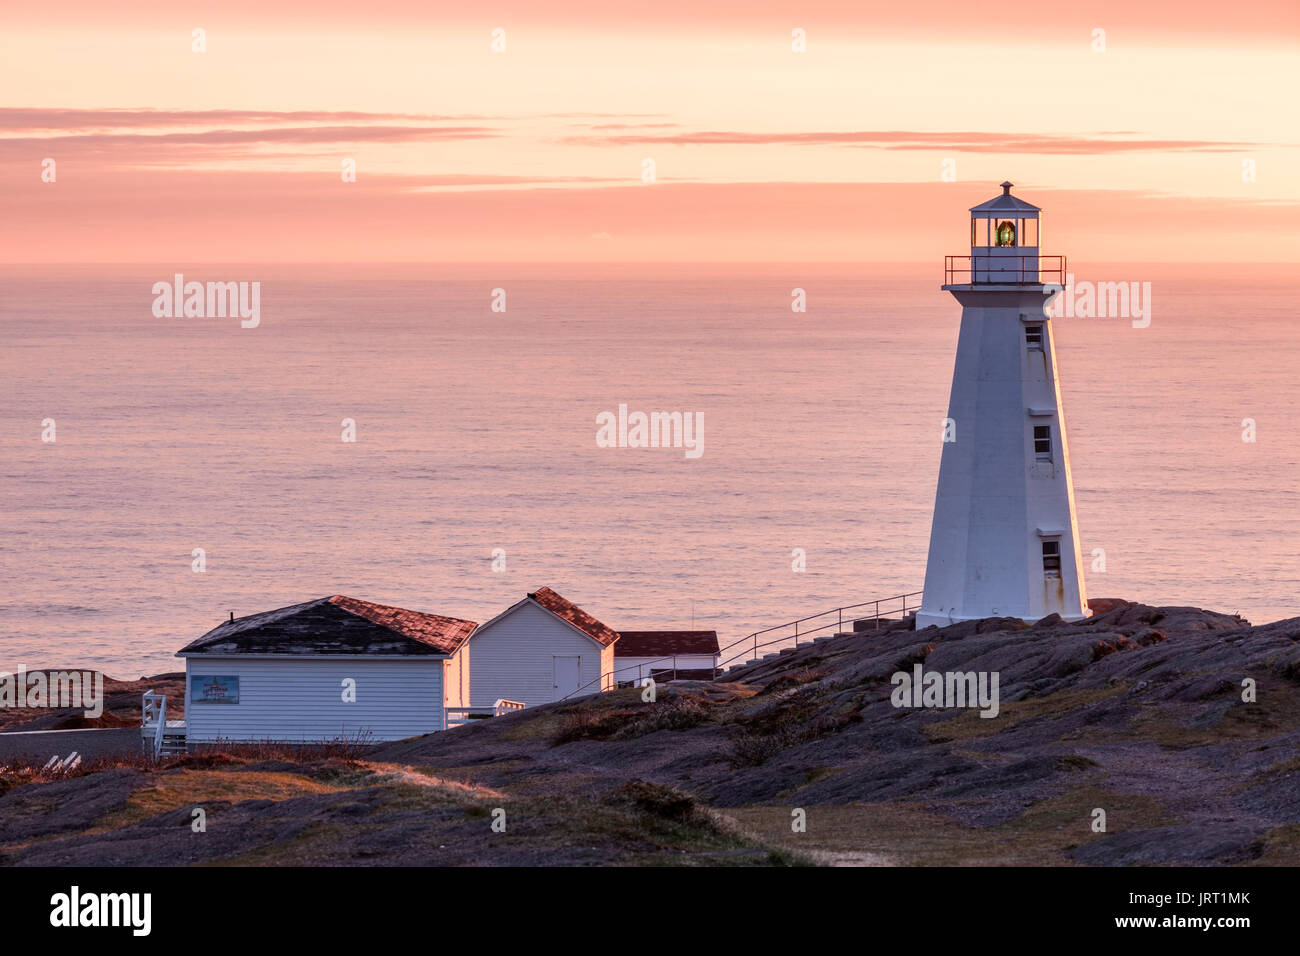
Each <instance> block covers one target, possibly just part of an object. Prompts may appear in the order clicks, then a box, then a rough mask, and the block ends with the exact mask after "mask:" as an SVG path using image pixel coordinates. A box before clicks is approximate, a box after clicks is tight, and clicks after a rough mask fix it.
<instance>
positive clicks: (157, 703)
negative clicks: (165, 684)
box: [140, 690, 167, 757]
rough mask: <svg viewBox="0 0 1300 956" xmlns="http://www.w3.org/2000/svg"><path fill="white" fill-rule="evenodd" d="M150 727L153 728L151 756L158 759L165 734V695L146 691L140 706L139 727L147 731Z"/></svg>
mask: <svg viewBox="0 0 1300 956" xmlns="http://www.w3.org/2000/svg"><path fill="white" fill-rule="evenodd" d="M151 726H152V727H154V728H155V729H154V734H153V755H154V756H155V757H158V756H160V755H161V754H162V745H163V734H165V733H166V732H167V695H166V694H155V693H154V692H153V691H151V690H147V691H145V692H144V698H143V700H142V701H141V704H140V727H141V728H142V730H148V729H149V728H150V727H151Z"/></svg>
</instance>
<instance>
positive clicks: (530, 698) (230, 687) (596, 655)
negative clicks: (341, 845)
mask: <svg viewBox="0 0 1300 956" xmlns="http://www.w3.org/2000/svg"><path fill="white" fill-rule="evenodd" d="M618 639H619V635H618V633H617V632H616V631H614V630H613V629H612V628H609V627H607V626H605V625H604V624H602V623H601V622H600V621H598V620H596V619H595V618H594V617H592V616H591V615H590V614H588V613H587V612H586V611H584V610H583V609H582V608H580V607H578V606H577V605H576V604H573V603H572V602H571V601H568V600H566V599H565V598H563V597H561V596H560V595H559V594H556V593H555V592H554V591H552V590H551V589H550V588H541V589H539V590H537V591H535V592H533V593H531V594H528V595H527V596H526V597H525V598H524V599H523V600H522V601H519V602H518V603H517V604H514V605H513V606H511V607H510V608H508V609H507V610H505V611H503V612H502V613H501V614H498V615H497V616H496V617H494V618H493V619H492V620H491V621H489V622H488V623H487V624H484V625H483V626H482V627H478V626H477V625H476V624H475V623H474V622H473V621H465V620H461V619H459V618H453V617H444V616H442V615H439V614H426V613H422V612H420V611H409V610H406V609H405V608H400V607H391V606H388V605H383V604H374V603H371V602H369V601H361V600H358V599H356V598H351V597H344V596H343V595H339V594H336V595H333V596H331V597H325V598H320V599H318V600H315V601H308V602H306V603H303V604H294V605H291V606H290V607H282V608H278V609H276V610H274V611H264V612H262V613H260V614H252V615H249V616H247V617H241V618H236V617H234V615H233V614H232V615H231V619H230V620H229V621H226V622H223V623H222V624H221V625H220V626H218V627H215V628H213V629H212V630H211V631H209V632H208V633H206V634H204V635H203V636H202V637H200V638H199V639H198V640H196V641H193V642H192V643H190V644H187V645H186V646H185V647H184V648H182V649H181V650H180V651H179V652H178V653H177V656H178V657H181V658H183V659H184V660H185V713H184V718H183V719H181V718H180V717H179V715H178V714H177V710H178V708H176V707H175V706H174V705H173V707H172V708H171V713H170V714H169V713H168V706H167V698H166V697H165V696H163V695H159V694H155V693H153V692H152V691H151V692H149V693H147V694H146V695H145V698H144V702H143V719H142V734H143V737H144V739H145V743H146V746H149V747H152V749H153V750H154V752H155V753H169V752H178V751H181V750H184V749H186V748H187V747H188V746H192V745H196V744H197V745H204V744H214V743H219V742H254V741H266V742H277V743H311V744H317V743H328V742H333V741H354V742H378V741H384V740H400V739H403V738H406V737H415V736H419V735H421V734H427V733H431V732H433V731H438V730H446V729H447V728H448V727H450V726H458V725H460V724H464V723H466V722H467V721H469V720H472V719H475V718H479V717H491V716H501V715H502V714H505V713H508V712H509V711H512V710H518V709H521V708H523V707H526V706H530V705H531V706H536V705H538V704H546V703H550V702H551V701H556V700H561V699H563V698H565V697H569V696H579V695H584V694H596V693H600V692H601V691H605V690H610V689H612V688H613V687H614V647H615V644H616V643H617V641H618ZM714 646H715V647H716V638H715V641H714Z"/></svg>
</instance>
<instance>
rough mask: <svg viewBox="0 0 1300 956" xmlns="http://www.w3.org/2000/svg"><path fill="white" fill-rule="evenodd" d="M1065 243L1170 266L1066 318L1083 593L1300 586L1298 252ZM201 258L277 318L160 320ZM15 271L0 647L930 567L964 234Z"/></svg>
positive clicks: (665, 617) (1062, 331) (724, 603)
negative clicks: (880, 247)
mask: <svg viewBox="0 0 1300 956" xmlns="http://www.w3.org/2000/svg"><path fill="white" fill-rule="evenodd" d="M1072 265H1073V271H1074V272H1075V273H1076V275H1077V277H1078V278H1079V279H1089V280H1111V279H1115V280H1120V279H1122V280H1126V281H1150V282H1151V283H1152V303H1151V305H1152V315H1151V323H1150V326H1149V327H1147V328H1134V327H1133V325H1132V322H1131V321H1130V320H1129V319H1127V318H1070V319H1065V318H1063V319H1059V320H1057V323H1056V325H1057V355H1058V361H1059V366H1060V374H1061V381H1062V391H1063V396H1064V401H1065V410H1066V424H1067V428H1068V437H1069V443H1070V454H1071V459H1072V465H1073V469H1074V482H1075V491H1076V497H1077V508H1078V518H1079V523H1080V529H1081V539H1082V547H1083V552H1084V555H1085V565H1086V566H1091V565H1092V564H1093V563H1094V558H1093V557H1092V553H1093V551H1094V549H1102V550H1104V553H1105V570H1104V571H1101V570H1088V573H1087V587H1088V592H1089V594H1090V595H1091V596H1094V597H1123V598H1128V599H1133V600H1142V601H1145V602H1148V603H1152V604H1179V605H1186V604H1190V605H1198V606H1202V607H1207V608H1212V609H1215V610H1220V611H1225V612H1229V613H1231V612H1239V613H1241V614H1243V615H1244V616H1246V617H1247V618H1249V619H1250V620H1251V621H1253V622H1255V623H1261V622H1265V621H1270V620H1276V619H1279V618H1284V617H1291V616H1295V615H1296V614H1297V613H1300V612H1297V610H1296V604H1297V601H1296V597H1295V596H1296V593H1297V590H1298V585H1300V509H1298V508H1297V500H1296V484H1297V480H1296V476H1297V474H1298V473H1300V472H1298V468H1300V443H1298V442H1297V440H1296V434H1295V423H1296V421H1297V414H1298V412H1300V409H1298V407H1297V406H1300V384H1297V375H1296V370H1297V369H1300V334H1298V333H1297V327H1296V323H1295V318H1294V316H1293V314H1292V308H1291V307H1290V306H1289V305H1287V302H1288V301H1289V297H1290V296H1292V295H1294V294H1295V293H1296V292H1297V291H1300V278H1297V277H1296V275H1295V272H1294V270H1290V274H1289V273H1288V270H1286V269H1282V268H1277V267H1271V268H1270V267H1262V266H1255V267H1252V266H1221V267H1217V268H1209V267H1205V266H1198V265H1176V264H1165V265H1150V266H1133V265H1120V266H1089V265H1087V264H1082V265H1079V264H1072ZM176 272H182V273H183V274H184V275H185V278H186V279H187V280H196V281H203V282H206V281H258V282H260V283H261V286H260V292H261V298H260V310H261V314H260V324H259V325H258V327H257V328H250V329H244V328H241V327H240V321H239V319H238V318H158V317H155V315H154V314H153V311H152V308H151V306H152V304H153V301H154V298H155V296H154V294H153V292H152V286H153V284H154V283H155V282H159V281H165V282H170V281H171V280H172V276H173V274H174V273H176ZM3 274H4V279H5V281H4V288H5V295H4V296H3V298H2V299H0V332H2V334H3V347H2V348H0V669H9V670H12V669H15V668H16V667H17V666H19V665H24V666H26V667H28V668H34V667H38V666H65V667H66V666H76V667H95V668H99V669H102V670H104V671H105V672H107V673H108V674H109V675H110V676H114V677H119V678H136V677H138V676H141V675H146V674H153V673H159V672H163V671H169V670H178V669H181V667H182V662H181V661H180V660H179V659H178V658H176V657H174V656H173V655H174V654H175V652H176V651H177V650H178V649H179V648H180V647H181V646H183V645H184V644H186V643H188V642H189V641H191V640H193V639H194V638H196V637H198V636H200V635H201V634H203V633H204V632H206V631H207V630H209V629H210V628H212V627H214V626H216V625H217V624H219V623H221V622H222V621H223V620H225V619H226V618H227V617H228V615H229V614H230V612H232V611H233V612H234V613H235V615H236V616H240V615H244V614H251V613H254V612H258V611H264V610H269V609H271V608H275V607H280V606H283V605H287V604H293V603H296V602H300V601H306V600H310V599H313V598H317V597H322V596H325V595H329V594H336V593H341V594H348V595H352V596H354V597H358V598H363V599H366V600H370V601H376V602H379V603H386V604H396V605H400V606H403V607H408V608H412V609H415V610H421V611H431V612H434V613H439V614H445V615H450V616H453V617H463V618H469V619H471V620H475V621H480V622H482V621H486V620H488V619H489V618H491V617H492V616H494V615H495V614H497V613H499V612H500V611H502V610H504V609H505V608H506V607H508V606H509V605H510V604H512V603H514V602H515V601H517V600H519V599H520V598H522V597H523V595H524V594H525V593H526V592H528V591H531V590H535V589H536V588H537V587H540V586H542V585H549V586H551V587H553V588H554V589H556V590H557V591H559V592H560V593H561V594H563V595H564V596H566V597H568V598H569V599H571V600H573V601H574V602H576V603H577V604H579V605H581V606H583V607H584V608H586V609H587V610H588V611H590V612H591V613H593V614H594V615H596V616H597V617H598V618H600V619H601V620H602V621H604V622H605V623H607V624H609V625H611V626H612V627H614V628H616V629H618V628H626V629H657V628H664V629H670V628H690V627H695V628H711V629H715V630H717V632H718V634H719V638H720V640H721V641H722V642H723V643H724V644H725V643H728V642H731V641H735V640H738V639H740V638H742V637H744V636H745V635H746V634H747V633H749V632H751V631H753V630H756V629H758V628H763V627H768V626H771V625H775V624H779V623H781V622H783V621H787V620H790V619H793V618H796V617H801V616H803V615H805V614H811V613H813V612H817V611H821V610H823V609H826V608H832V607H836V606H839V605H844V604H854V603H858V602H861V601H867V600H871V599H875V598H877V597H889V596H892V595H896V594H901V593H904V592H910V591H916V590H919V589H920V588H921V587H922V584H923V581H924V574H925V559H926V548H927V545H928V540H929V522H930V512H931V508H932V506H933V498H934V490H935V482H936V478H937V474H938V466H939V451H940V421H941V419H942V418H943V417H944V415H945V414H946V407H947V398H948V388H949V384H950V379H951V375H952V362H953V357H954V351H955V346H956V336H957V326H958V320H959V317H960V309H959V307H958V306H957V304H956V303H955V301H954V300H953V299H952V298H951V296H949V295H948V294H947V293H944V292H941V291H940V290H939V285H940V283H941V280H942V270H941V269H939V268H937V267H936V266H935V265H933V264H927V265H898V266H893V265H884V264H875V265H871V266H864V267H858V266H848V265H844V266H835V265H827V266H818V267H815V268H813V267H804V266H790V265H772V266H764V267H754V268H742V267H734V266H718V267H708V266H697V267H689V268H686V267H678V266H654V265H641V266H634V267H633V266H629V267H615V266H603V267H597V266H591V267H584V266H574V265H554V266H546V267H543V266H519V267H499V268H495V269H494V268H491V267H486V266H445V265H444V266H437V267H433V266H416V265H405V266H397V265H395V266H391V267H377V266H366V267H362V266H337V267H329V268H321V267H308V266H278V267H267V266H265V265H258V266H240V265H191V266H187V267H183V268H182V267H178V266H176V265H174V264H167V265H162V266H158V267H156V268H149V267H144V266H137V265H132V266H117V267H103V266H101V267H69V268H60V267H53V266H42V267H18V266H9V267H6V269H5V270H4V272H3ZM494 289H501V290H504V302H505V311H503V312H502V311H495V312H494V311H493V310H492V303H493V301H494V297H495V299H496V301H498V302H500V300H501V295H500V294H499V293H498V294H495V295H494V292H493V290H494ZM795 289H803V290H804V292H805V294H806V299H807V311H806V312H794V311H792V310H791V303H792V301H793V300H792V293H793V290H795ZM620 405H626V406H627V409H628V410H630V411H638V410H640V411H645V412H652V411H669V412H681V413H683V414H684V415H691V416H700V420H702V422H703V442H702V445H701V448H702V452H701V454H700V455H699V456H698V457H691V456H689V455H688V454H687V453H686V449H683V448H626V447H600V445H599V444H598V442H597V440H596V436H597V416H599V415H600V414H601V413H603V412H607V413H613V414H615V415H617V414H618V411H619V406H620ZM47 419H53V421H54V438H55V440H54V441H53V442H46V441H42V434H43V432H48V425H46V424H43V423H45V422H46V420H47ZM344 419H351V420H352V421H353V422H354V423H355V438H356V440H355V441H354V442H345V441H342V440H341V438H342V436H343V432H344ZM1245 419H1251V420H1253V422H1254V438H1255V440H1254V441H1243V430H1244V428H1246V427H1247V426H1245V425H1243V421H1244V420H1245ZM195 549H202V552H203V562H204V568H205V569H204V570H203V571H202V572H201V573H200V572H196V571H195V570H194V565H195V562H196V560H197V559H196V557H195ZM799 549H801V551H802V554H803V560H804V561H805V562H806V570H803V571H795V570H793V565H794V563H795V562H796V558H797V554H796V553H797V551H798V550H799Z"/></svg>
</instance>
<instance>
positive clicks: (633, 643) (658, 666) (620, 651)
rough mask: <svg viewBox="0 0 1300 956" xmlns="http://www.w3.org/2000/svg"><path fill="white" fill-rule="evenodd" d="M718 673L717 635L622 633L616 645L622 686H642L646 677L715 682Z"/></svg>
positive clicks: (617, 675) (615, 667) (616, 670)
mask: <svg viewBox="0 0 1300 956" xmlns="http://www.w3.org/2000/svg"><path fill="white" fill-rule="evenodd" d="M717 669H718V632H717V631H619V632H618V643H617V644H615V645H614V675H615V677H616V678H617V679H618V683H620V684H629V683H630V684H639V683H641V681H643V680H644V679H645V678H647V677H653V678H654V679H655V680H657V681H665V680H713V679H714V677H715V676H717Z"/></svg>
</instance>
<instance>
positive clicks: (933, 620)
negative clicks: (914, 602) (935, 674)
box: [916, 610, 1092, 631]
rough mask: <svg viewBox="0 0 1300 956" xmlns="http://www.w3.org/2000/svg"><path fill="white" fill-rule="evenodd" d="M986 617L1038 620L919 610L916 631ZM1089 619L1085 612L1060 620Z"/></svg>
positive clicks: (1002, 614) (1005, 614) (1062, 617)
mask: <svg viewBox="0 0 1300 956" xmlns="http://www.w3.org/2000/svg"><path fill="white" fill-rule="evenodd" d="M986 617H1015V618H1019V619H1020V620H1022V621H1024V622H1025V623H1026V624H1033V623H1034V620H1039V619H1038V618H1035V619H1033V620H1031V619H1029V618H1026V617H1022V616H1021V615H1019V614H1011V613H1002V612H997V611H993V612H990V613H988V614H972V615H962V614H936V613H934V612H931V611H925V610H920V611H917V612H916V629H917V630H918V631H919V630H921V629H922V628H925V627H931V626H933V627H948V626H949V625H952V624H960V623H962V622H963V621H981V620H983V619H984V618H986ZM1090 617H1092V612H1091V611H1085V612H1084V613H1083V614H1074V615H1069V614H1062V615H1061V620H1063V621H1083V620H1087V619H1088V618H1090Z"/></svg>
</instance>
